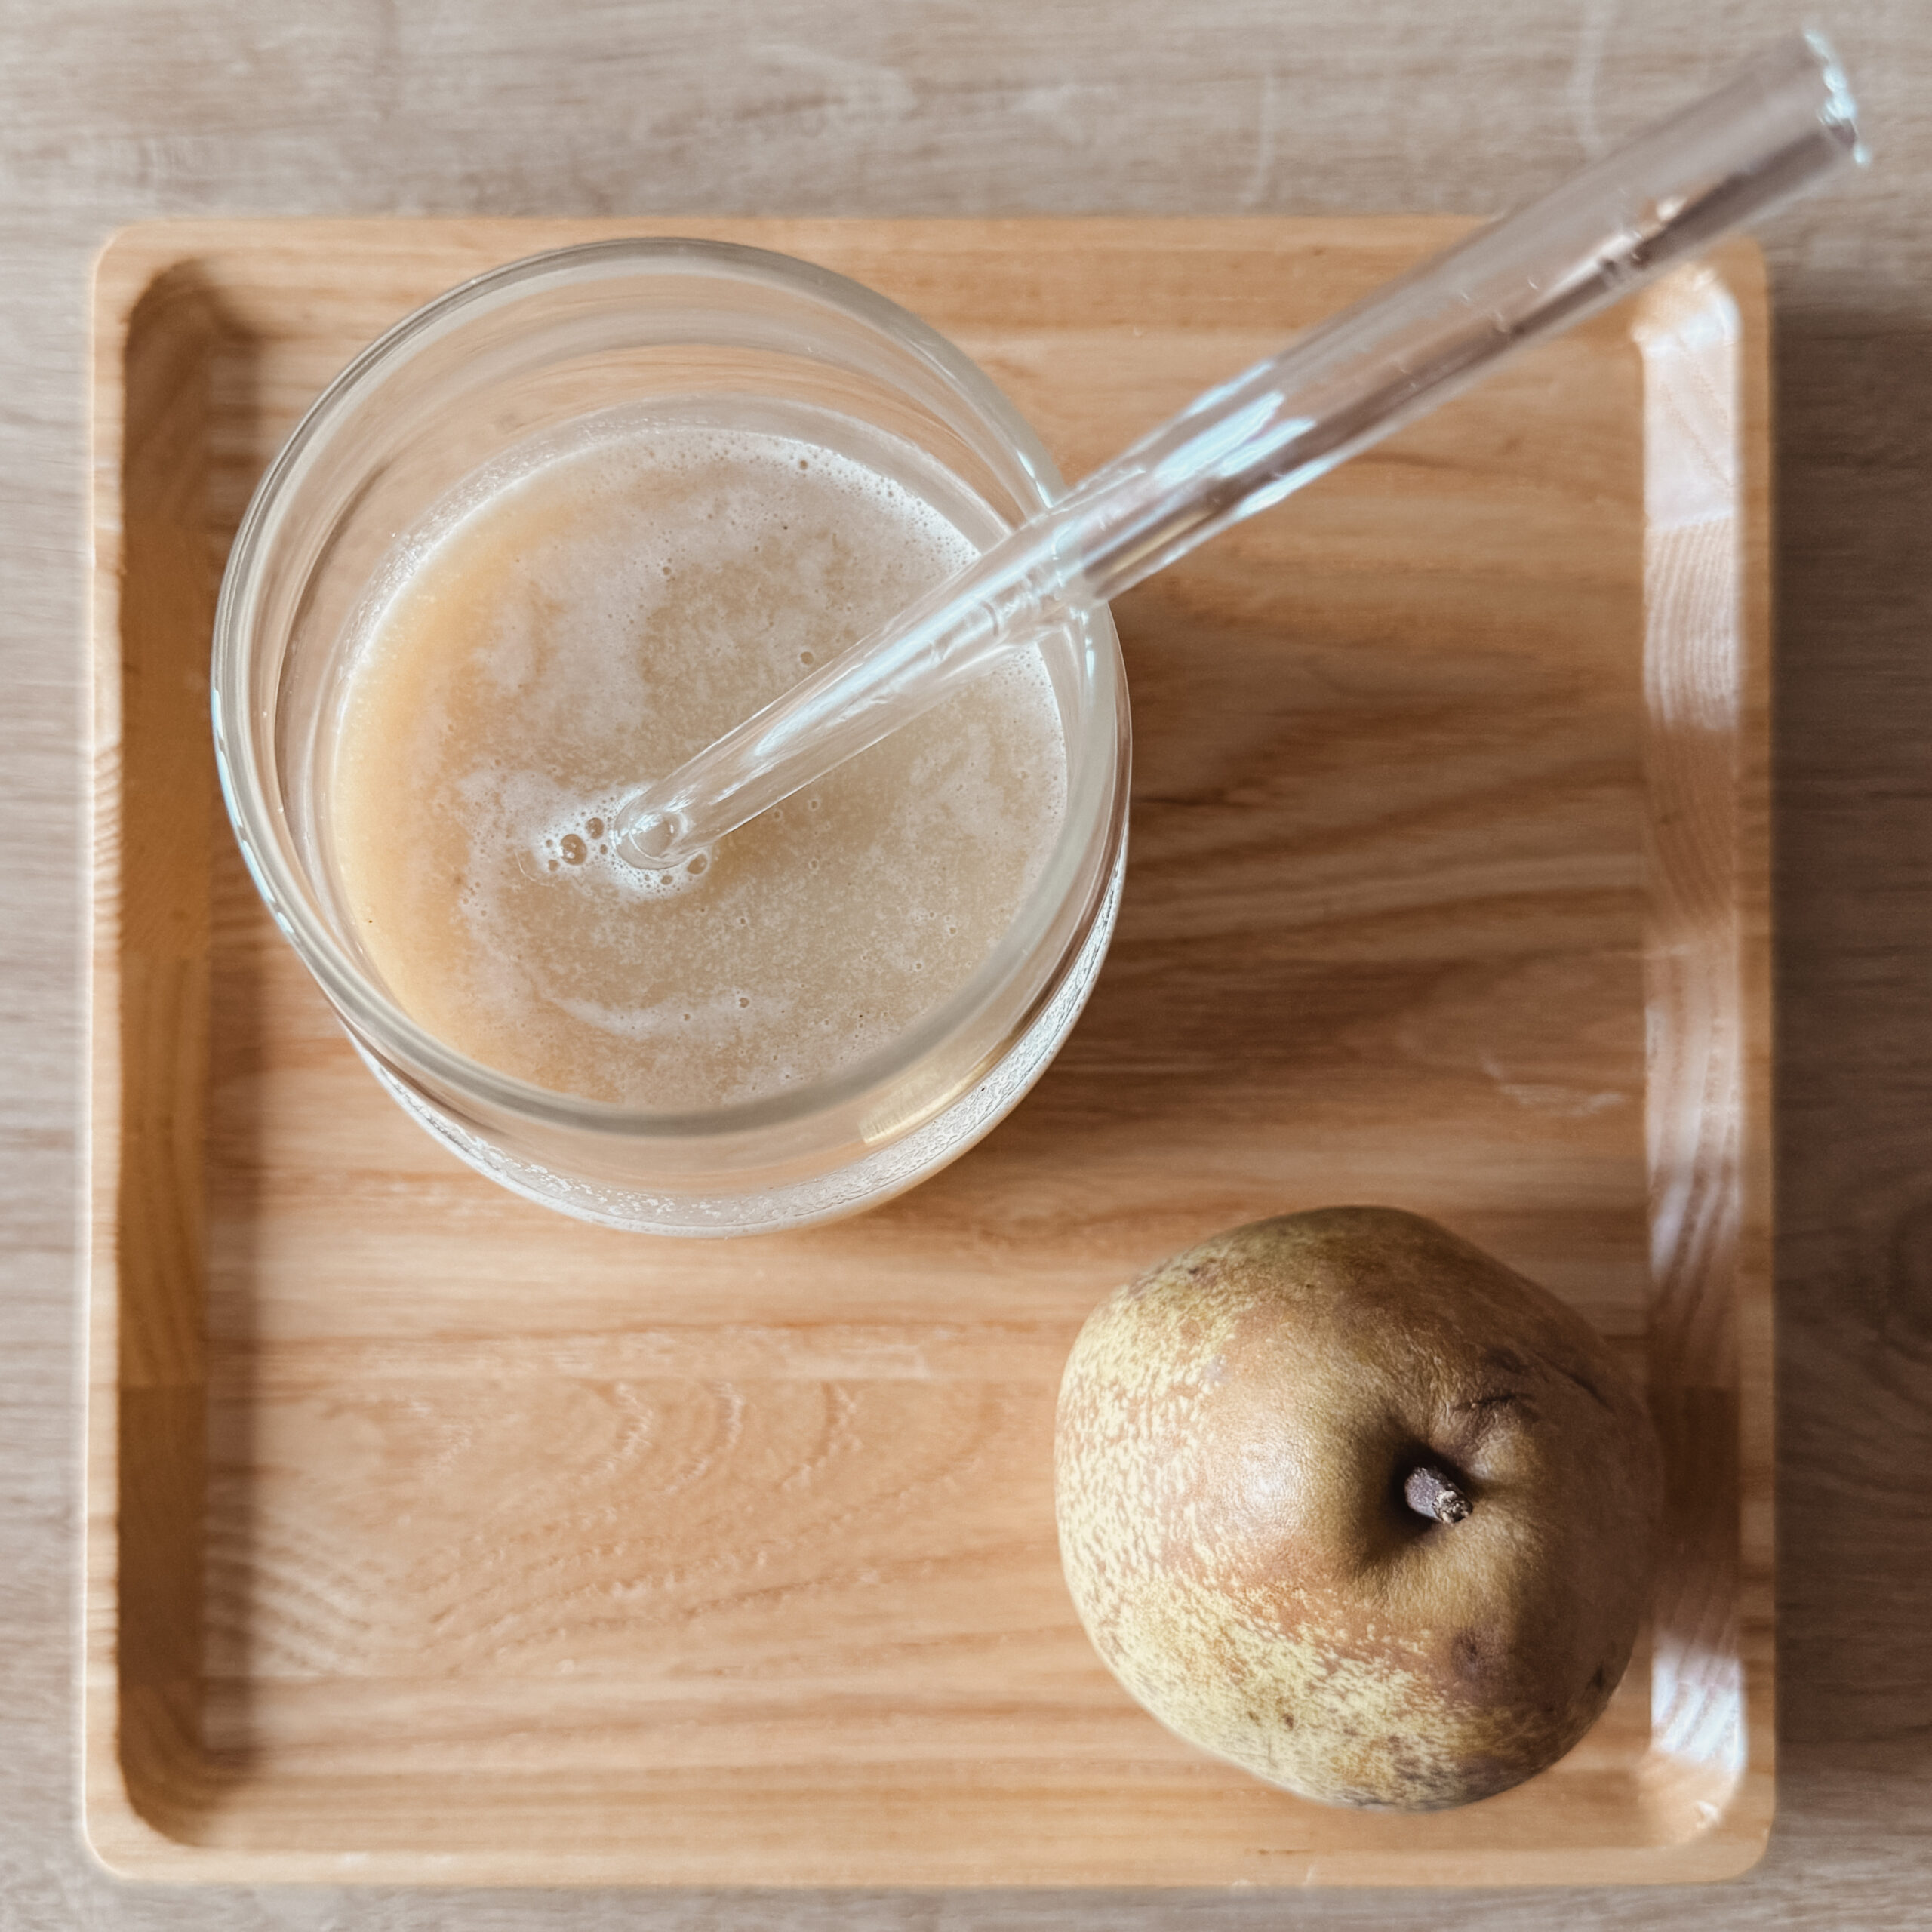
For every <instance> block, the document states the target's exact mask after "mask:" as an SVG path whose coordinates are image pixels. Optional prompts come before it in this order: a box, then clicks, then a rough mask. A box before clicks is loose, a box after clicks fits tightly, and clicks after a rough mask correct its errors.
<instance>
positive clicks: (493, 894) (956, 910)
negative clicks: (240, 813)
mask: <svg viewBox="0 0 1932 1932" xmlns="http://www.w3.org/2000/svg"><path fill="white" fill-rule="evenodd" d="M409 547H411V549H413V551H414V557H413V561H412V563H411V568H409V569H408V571H407V572H406V574H404V576H403V577H402V578H401V581H400V583H399V584H398V586H397V587H396V588H395V589H394V591H393V592H392V594H390V595H389V596H388V598H387V600H386V602H385V603H384V605H383V608H381V609H380V611H379V612H378V613H377V614H376V615H375V616H374V618H373V620H371V622H370V623H368V626H367V627H366V629H365V633H364V634H363V635H362V636H361V638H360V639H359V641H358V643H357V645H356V647H355V654H354V657H353V658H352V666H351V670H350V674H349V679H348V683H347V695H346V699H345V700H344V703H343V706H342V708H341V713H340V722H339V725H338V728H337V734H336V740H335V746H334V758H333V765H332V770H331V780H330V784H329V787H328V796H329V799H330V823H329V828H328V829H329V835H330V838H331V845H332V848H333V854H334V861H335V865H336V869H337V875H338V876H339V878H340V882H341V887H342V891H343V897H344V901H345V903H346V907H347V909H348V911H349V915H350V916H351V917H352V918H353V919H354V921H355V924H356V927H357V930H358V933H359V934H360V935H361V938H362V941H363V944H364V946H365V949H366V951H367V952H368V956H369V958H370V960H371V963H372V964H374V967H375V968H376V970H377V972H378V973H379V974H380V976H381V977H382V978H383V980H384V981H385V982H386V984H387V986H388V987H389V991H390V992H391V994H392V996H393V997H394V998H395V999H396V1000H397V1001H398V1003H399V1004H401V1006H402V1007H403V1008H405V1011H408V1012H409V1013H410V1014H411V1015H412V1016H413V1017H414V1018H415V1019H416V1020H418V1021H419V1022H420V1023H421V1024H422V1025H423V1026H424V1027H426V1029H428V1030H429V1032H432V1033H433V1034H435V1035H437V1036H438V1038H441V1039H442V1040H443V1041H445V1042H446V1043H448V1044H450V1045H451V1046H454V1047H456V1048H458V1049H459V1050H460V1051H463V1052H464V1053H466V1054H469V1055H470V1056H471V1057H473V1058H475V1059H476V1060H481V1061H482V1062H484V1063H485V1064H486V1065H488V1066H494V1067H497V1068H498V1069H501V1070H502V1071H503V1072H509V1073H512V1074H515V1075H519V1076H520V1077H521V1078H524V1079H525V1080H528V1081H532V1082H534V1084H537V1085H539V1086H541V1087H545V1088H550V1089H552V1090H553V1091H558V1092H563V1093H569V1094H580V1095H583V1096H584V1097H588V1098H592V1099H595V1100H608V1101H613V1102H617V1103H622V1104H624V1105H626V1106H635V1107H646V1108H652V1109H682V1108H691V1107H701V1106H710V1105H715V1104H718V1103H722V1102H728V1101H738V1100H751V1099H755V1098H757V1097H761V1096H763V1095H767V1094H774V1093H777V1092H780V1091H783V1090H784V1089H786V1088H788V1087H789V1086H792V1085H794V1084H797V1083H798V1082H801V1081H809V1080H811V1079H814V1078H819V1077H821V1076H823V1075H826V1074H829V1073H832V1072H835V1071H836V1070H838V1069H840V1068H841V1067H844V1066H848V1065H850V1064H851V1063H853V1062H854V1061H855V1060H858V1059H860V1058H861V1057H863V1056H865V1055H866V1054H869V1053H870V1052H871V1051H873V1050H875V1049H876V1048H879V1047H881V1046H883V1045H884V1044H886V1043H887V1042H888V1041H891V1039H893V1038H895V1037H896V1036H897V1035H899V1034H900V1033H903V1032H904V1031H905V1030H906V1028H907V1027H908V1026H910V1025H911V1024H912V1023H913V1022H914V1021H915V1020H917V1019H918V1017H919V1016H920V1015H921V1014H923V1013H924V1012H927V1011H930V1010H931V1008H933V1007H934V1006H936V1005H937V1004H939V1003H940V1001H942V1000H943V999H944V998H946V995H949V993H951V992H953V991H954V990H955V989H957V988H958V986H960V985H961V984H962V983H964V980H966V979H967V977H968V976H969V975H970V974H971V972H972V971H973V970H974V968H976V967H977V966H978V965H979V964H980V962H981V961H983V959H984V958H986V955H987V954H988V953H989V952H990V951H991V949H992V947H993V946H994V945H995V943H997V941H998V939H999V938H1000V937H1001V935H1002V934H1004V932H1005V931H1006V930H1007V929H1008V926H1009V925H1010V924H1011V921H1012V919H1013V917H1014V913H1015V912H1016V911H1017V908H1018V906H1019V905H1020V902H1021V900H1022V899H1023V896H1024V894H1025V893H1026V890H1027V888H1029V885H1030V884H1032V881H1033V880H1034V879H1035V878H1037V876H1038V872H1039V870H1040V868H1041V866H1042V864H1043V863H1044V861H1045V859H1046V857H1047V855H1048V853H1049V851H1051V848H1052V846H1053V844H1054V840H1055V838H1057V835H1058V832H1059V830H1060V823H1061V820H1062V817H1063V813H1064V808H1065V797H1066V757H1065V752H1064V747H1063V744H1062V742H1061V737H1060V722H1059V715H1058V712H1057V707H1056V706H1055V704H1054V697H1053V693H1052V688H1051V683H1050V681H1049V678H1048V672H1047V670H1046V668H1045V666H1044V663H1042V662H1041V660H1040V659H1039V658H1038V655H1037V654H1033V653H1024V654H1016V655H1015V656H1014V657H1012V658H1011V659H1010V660H1008V662H1007V663H1005V664H1004V666H1001V668H999V669H996V670H995V671H994V672H992V673H991V674H989V675H988V676H987V677H986V678H983V679H982V680H980V681H979V682H978V683H977V684H976V685H972V686H970V687H968V688H966V689H964V690H963V691H960V692H958V693H956V694H953V695H952V697H949V699H948V700H946V701H945V702H944V703H942V704H941V705H940V706H937V707H936V708H935V709H934V710H933V711H931V712H928V713H927V714H926V715H925V716H924V717H923V718H920V719H918V721H915V723H913V724H911V725H909V726H908V727H906V728H905V729H903V730H902V731H898V732H896V733H894V734H893V735H892V736H891V737H889V738H888V739H886V740H884V741H882V742H881V743H879V744H878V745H876V746H874V747H873V748H872V749H871V750H870V751H869V752H865V753H864V754H863V755H861V756H860V757H858V758H854V759H852V760H851V761H848V763H847V764H844V765H842V766H841V767H840V768H838V770H837V771H834V772H832V774H829V776H828V777H826V778H825V779H824V780H822V781H820V783H818V784H817V785H815V786H811V787H810V788H809V789H808V790H807V791H806V792H801V793H800V794H798V795H795V796H794V797H793V798H790V799H789V800H788V801H786V803H785V804H783V805H782V806H780V807H778V808H776V809H774V811H771V812H768V813H767V814H764V816H763V817H761V818H759V819H758V820H754V821H753V822H752V823H751V824H749V825H748V826H745V827H743V829H740V831H738V832H735V833H734V834H733V835H731V837H730V838H727V839H724V840H723V841H721V842H720V843H719V844H718V846H717V847H716V848H714V850H713V851H711V852H710V853H709V854H700V855H699V856H698V857H696V858H694V859H693V860H690V861H689V862H688V863H687V864H685V866H681V867H679V868H678V869H675V871H673V872H657V873H652V872H638V871H636V870H635V869H632V867H631V866H628V865H626V863H624V862H623V861H622V860H620V859H618V858H617V857H616V855H615V854H614V852H613V851H611V841H610V838H609V832H610V828H611V822H612V820H613V819H614V816H615V814H616V811H617V806H618V804H620V801H621V800H622V799H623V797H624V796H625V795H626V793H627V792H629V790H630V789H632V786H635V784H637V783H639V782H641V780H643V779H645V778H646V777H658V776H661V775H663V774H665V773H667V772H669V771H671V770H672V769H674V768H675V767H676V766H677V765H678V764H681V762H682V761H684V760H685V758H688V757H689V756H690V755H691V754H692V753H693V752H697V751H698V750H700V749H702V748H703V746H705V745H706V744H708V743H710V742H711V741H712V740H713V739H714V738H715V737H718V735H719V734H721V732H723V731H724V730H725V729H727V728H728V727H729V726H731V725H732V724H735V723H737V721H738V720H739V719H740V718H743V717H746V716H747V715H749V714H750V713H751V712H753V711H755V710H757V709H758V708H759V707H760V706H763V705H764V704H766V703H769V702H770V701H771V699H773V698H774V697H777V695H779V694H780V692H782V691H784V690H785V689H786V688H787V687H788V686H789V685H792V683H795V681H797V680H798V678H801V677H802V676H803V675H805V673H806V672H807V671H808V670H809V669H811V667H812V666H814V664H816V663H820V662H823V660H825V659H826V657H829V656H830V655H831V654H832V653H834V652H836V651H839V650H841V649H843V648H844V647H845V646H847V645H849V644H851V643H852V642H853V641H855V640H856V639H857V638H859V637H860V636H861V635H863V634H864V633H865V632H867V631H869V630H870V629H872V628H873V627H874V626H875V625H877V624H878V623H880V622H881V621H883V620H884V619H885V618H886V617H889V616H891V614H892V613H893V612H894V611H895V610H897V609H898V608H900V606H902V605H904V604H906V603H907V602H909V601H911V599H912V598H913V597H914V596H915V595H917V594H918V592H921V591H922V590H924V589H927V588H928V586H931V584H933V583H937V582H938V581H939V580H940V579H941V578H943V577H946V576H947V575H949V574H950V573H951V572H952V571H955V570H956V569H958V568H959V567H960V566H961V565H962V564H964V562H966V561H968V559H969V558H971V556H972V555H973V554H974V545H973V543H971V540H969V539H968V537H966V536H965V535H964V534H962V532H961V531H960V529H959V528H957V527H956V526H955V524H954V523H952V521H949V520H948V519H947V518H946V517H945V516H944V515H942V514H941V513H940V511H939V510H938V509H936V508H935V507H934V506H933V505H932V504H931V503H929V502H928V501H926V500H924V499H923V498H922V497H921V496H920V495H918V494H915V491H913V490H912V489H911V488H908V487H907V486H906V485H905V484H903V483H902V482H900V481H897V480H896V478H894V477H892V476H889V475H885V474H884V473H882V472H881V471H880V470H878V469H874V468H872V467H870V466H868V465H867V464H866V463H863V462H860V461H857V460H854V459H853V458H852V457H849V456H847V455H844V454H841V453H840V452H839V451H837V450H835V449H833V448H829V447H828V446H827V445H825V444H823V443H822V442H819V441H813V440H810V439H808V438H805V437H801V436H797V435H786V434H779V433H776V432H772V431H771V430H769V429H755V428H746V427H743V426H719V425H718V424H717V423H715V422H713V423H692V422H686V421H680V420H658V419H653V418H650V417H643V418H638V419H635V420H618V419H613V420H611V422H607V423H605V424H604V425H603V426H601V428H600V429H598V432H596V433H595V434H594V435H586V436H583V437H580V438H577V439H576V440H575V441H573V442H571V443H568V444H566V445H562V446H559V447H555V448H548V449H546V450H545V451H541V452H540V453H539V454H538V455H537V456H536V457H534V458H533V459H532V460H531V463H530V466H528V468H527V469H525V471H524V472H523V473H521V474H519V475H512V476H511V477H510V478H509V480H507V481H505V482H504V483H503V485H502V487H500V488H495V489H494V490H493V491H490V492H489V493H488V494H483V495H482V496H481V499H480V500H478V501H477V502H475V503H473V504H472V505H469V506H467V507H466V509H465V510H464V512H463V514H461V515H457V516H453V517H452V516H445V518H442V519H441V520H440V521H439V522H438V524H437V525H436V528H435V529H434V531H432V533H431V534H429V535H428V536H426V537H424V538H423V539H422V540H420V542H418V543H416V544H415V545H414V546H409Z"/></svg>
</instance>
